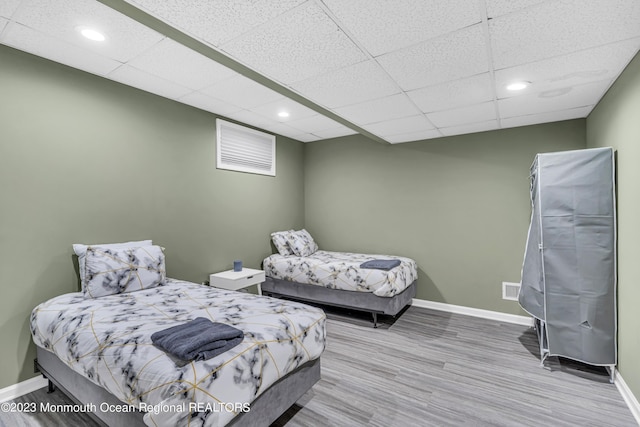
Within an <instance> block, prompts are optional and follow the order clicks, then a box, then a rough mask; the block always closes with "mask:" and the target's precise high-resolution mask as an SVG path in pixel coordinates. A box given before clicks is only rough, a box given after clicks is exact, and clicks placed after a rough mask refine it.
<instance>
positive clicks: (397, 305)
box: [262, 277, 417, 322]
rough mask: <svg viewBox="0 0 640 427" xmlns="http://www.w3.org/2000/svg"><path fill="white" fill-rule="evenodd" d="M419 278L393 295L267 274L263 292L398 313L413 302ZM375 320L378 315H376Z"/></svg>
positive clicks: (378, 312) (345, 306)
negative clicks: (340, 287)
mask: <svg viewBox="0 0 640 427" xmlns="http://www.w3.org/2000/svg"><path fill="white" fill-rule="evenodd" d="M416 285H417V281H414V282H413V283H411V285H409V286H408V287H407V288H406V289H405V290H404V291H402V292H400V293H399V294H396V295H394V296H392V297H379V296H377V295H374V294H372V293H369V292H357V291H345V290H342V289H331V288H325V287H323V286H318V285H308V284H306V283H297V282H289V281H287V280H281V279H274V278H272V277H267V278H266V280H265V282H264V283H263V284H262V293H263V294H266V295H271V296H284V297H290V298H292V299H296V300H301V301H309V302H316V303H319V304H326V305H330V306H334V307H341V308H350V309H354V310H360V311H366V312H370V313H373V314H388V315H392V316H395V315H396V314H398V313H399V312H400V311H402V309H403V308H404V307H406V306H407V305H409V304H411V301H412V300H413V298H414V297H415V296H416ZM374 322H375V319H374Z"/></svg>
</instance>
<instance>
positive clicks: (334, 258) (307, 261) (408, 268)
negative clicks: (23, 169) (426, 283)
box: [263, 251, 418, 297]
mask: <svg viewBox="0 0 640 427" xmlns="http://www.w3.org/2000/svg"><path fill="white" fill-rule="evenodd" d="M374 259H397V260H400V265H399V266H398V267H395V268H393V269H391V270H388V271H385V270H376V269H365V268H360V264H362V263H363V262H365V261H371V260H374ZM263 266H264V267H263V268H264V271H265V274H266V275H267V276H269V277H273V278H275V279H282V280H288V281H290V282H298V283H306V284H309V285H318V286H324V287H327V288H332V289H343V290H347V291H359V292H372V293H373V294H375V295H377V296H380V297H392V296H394V295H396V294H398V293H400V292H402V291H403V290H405V289H406V288H407V286H409V285H411V283H413V282H414V281H415V280H417V279H418V266H417V264H416V262H415V261H414V260H412V259H410V258H404V257H399V256H393V255H367V254H356V253H349V252H329V251H317V252H315V253H313V254H311V255H310V256H307V257H297V256H282V255H279V254H275V255H271V256H269V257H267V258H265V260H264V263H263Z"/></svg>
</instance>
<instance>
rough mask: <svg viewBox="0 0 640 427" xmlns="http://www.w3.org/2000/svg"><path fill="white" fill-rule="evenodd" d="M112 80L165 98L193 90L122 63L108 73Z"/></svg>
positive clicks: (176, 96) (174, 97)
mask: <svg viewBox="0 0 640 427" xmlns="http://www.w3.org/2000/svg"><path fill="white" fill-rule="evenodd" d="M107 77H108V78H110V79H111V80H115V81H117V82H120V83H124V84H126V85H129V86H133V87H136V88H138V89H142V90H145V91H147V92H151V93H155V94H156V95H160V96H164V97H165V98H170V99H176V98H180V97H181V96H185V95H186V94H188V93H190V92H191V89H189V88H186V87H184V86H181V85H178V84H175V83H173V82H171V81H169V80H165V79H162V78H160V77H156V76H154V75H153V74H149V73H147V72H144V71H140V70H138V69H137V68H134V67H131V66H129V65H126V64H125V65H122V66H120V67H118V68H117V69H115V70H114V71H112V72H110V73H109V74H108V75H107Z"/></svg>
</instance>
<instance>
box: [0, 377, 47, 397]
mask: <svg viewBox="0 0 640 427" xmlns="http://www.w3.org/2000/svg"><path fill="white" fill-rule="evenodd" d="M47 384H48V381H47V379H46V378H45V377H43V376H42V375H38V376H37V377H35V378H31V379H28V380H25V381H22V382H19V383H18V384H13V385H10V386H9V387H5V388H3V389H0V402H6V401H7V400H13V399H15V398H16V397H20V396H22V395H24V394H27V393H31V392H32V391H36V390H38V389H41V388H42V387H46V386H47Z"/></svg>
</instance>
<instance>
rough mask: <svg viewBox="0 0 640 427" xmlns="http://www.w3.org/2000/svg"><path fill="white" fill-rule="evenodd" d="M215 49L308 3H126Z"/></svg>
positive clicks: (286, 0) (259, 0) (188, 0)
mask: <svg viewBox="0 0 640 427" xmlns="http://www.w3.org/2000/svg"><path fill="white" fill-rule="evenodd" d="M127 1H128V3H131V4H133V5H135V6H138V7H140V8H142V9H144V10H146V11H147V12H149V13H151V14H153V15H155V16H157V17H160V18H162V19H163V20H165V21H166V22H169V23H171V24H173V25H174V26H175V27H177V28H179V29H181V30H183V31H184V32H186V33H188V34H191V35H194V36H197V37H200V38H202V39H204V40H206V41H207V42H209V43H211V44H212V45H214V46H219V45H220V44H221V43H223V42H225V41H228V40H231V39H233V38H235V37H237V36H239V35H241V34H244V33H245V32H247V31H249V30H250V29H252V28H253V27H256V26H258V25H261V24H264V23H266V22H268V21H270V20H272V19H274V18H276V17H277V16H279V15H281V14H282V13H284V12H286V11H288V10H290V9H292V8H294V7H296V6H298V5H300V4H302V3H304V1H306V0H278V1H273V0H252V1H238V0H216V1H211V0H172V1H158V0H127Z"/></svg>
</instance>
